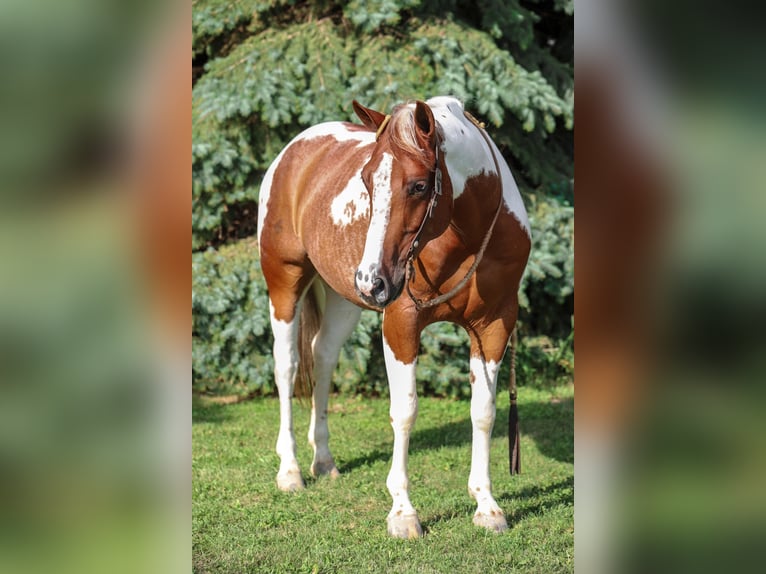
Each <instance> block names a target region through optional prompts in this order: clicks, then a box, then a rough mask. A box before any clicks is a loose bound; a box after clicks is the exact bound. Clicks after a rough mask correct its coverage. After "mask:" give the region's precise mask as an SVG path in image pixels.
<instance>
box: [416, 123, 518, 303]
mask: <svg viewBox="0 0 766 574" xmlns="http://www.w3.org/2000/svg"><path fill="white" fill-rule="evenodd" d="M464 113H465V116H466V117H467V118H468V119H469V120H470V121H471V122H472V123H473V124H474V125H475V126H476V127H477V129H478V130H479V133H480V134H481V135H482V137H484V141H486V142H487V146H488V147H489V151H490V153H491V154H492V160H493V161H494V162H495V172H496V173H497V177H498V190H499V196H500V197H499V198H498V202H497V209H495V215H494V216H493V217H492V223H490V224H489V228H488V229H487V233H486V234H485V235H484V239H483V241H482V242H481V247H479V251H478V252H477V253H476V257H475V258H474V261H473V263H472V264H471V267H470V268H469V269H468V272H467V273H466V274H465V277H463V278H462V279H461V280H460V281H459V282H458V283H457V285H455V286H454V287H453V288H452V289H450V290H449V291H448V292H447V293H444V294H442V295H439V296H438V297H434V298H433V299H428V300H426V301H424V300H423V299H419V298H418V297H415V295H414V294H413V293H412V290H411V289H410V283H411V282H412V280H413V279H414V277H415V266H414V263H413V261H414V259H415V249H417V244H418V241H419V239H420V234H421V232H422V231H423V228H424V227H425V224H426V222H427V221H428V220H429V219H430V217H431V216H432V215H433V213H432V212H433V207H434V205H435V204H436V197H437V195H441V168H440V167H439V155H438V154H439V151H438V150H439V145H438V143H437V146H436V178H437V179H438V189H437V184H436V182H435V183H434V193H432V195H431V201H430V202H429V204H428V210H427V211H426V215H425V217H424V218H423V221H422V222H421V224H420V229H418V232H417V234H416V235H415V239H414V240H413V242H412V244H411V245H410V250H409V253H408V256H407V264H406V268H405V279H404V281H405V283H406V285H407V294H408V295H409V296H410V299H412V302H413V303H415V308H416V309H417V310H418V311H421V310H423V309H428V308H430V307H435V306H436V305H441V304H442V303H444V302H446V301H449V300H450V299H452V298H453V297H454V296H455V295H457V294H458V292H460V290H461V289H463V288H464V287H465V286H466V284H468V281H470V279H471V277H472V276H473V274H474V273H475V272H476V269H477V268H478V267H479V263H480V262H481V259H482V257H483V256H484V251H486V249H487V245H489V240H490V238H491V237H492V231H493V230H494V229H495V223H496V222H497V218H498V216H499V215H500V211H501V210H502V207H503V176H502V173H501V172H500V164H499V163H498V161H497V156H496V155H495V151H494V149H493V148H492V142H491V141H490V139H489V137H488V136H487V134H486V132H485V131H484V130H483V129H482V126H481V124H479V122H478V121H476V119H475V118H474V117H473V116H472V115H471V114H469V113H468V112H464Z"/></svg>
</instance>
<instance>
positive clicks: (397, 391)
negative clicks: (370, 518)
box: [383, 337, 423, 538]
mask: <svg viewBox="0 0 766 574" xmlns="http://www.w3.org/2000/svg"><path fill="white" fill-rule="evenodd" d="M383 354H384V356H385V359H386V372H387V374H388V387H389V390H390V394H391V409H390V411H389V412H390V415H391V427H392V428H393V430H394V453H393V456H392V458H391V471H390V472H389V473H388V479H387V480H386V486H387V487H388V491H389V492H390V493H391V498H392V499H393V504H392V506H391V512H389V514H388V518H387V522H388V533H389V534H390V535H391V536H395V537H397V538H417V537H419V536H421V535H422V534H423V530H422V529H421V527H420V521H419V520H418V515H417V512H416V511H415V508H414V507H413V506H412V503H411V502H410V494H409V487H410V483H409V479H408V477H407V459H408V456H409V455H408V449H409V445H410V432H411V431H412V427H413V426H414V425H415V419H416V418H417V416H418V395H417V391H416V387H415V367H416V364H417V363H416V362H414V363H411V364H409V365H408V364H405V363H402V362H401V361H398V360H397V359H396V357H395V356H394V353H393V351H392V350H391V347H389V346H388V342H387V341H386V338H385V337H383Z"/></svg>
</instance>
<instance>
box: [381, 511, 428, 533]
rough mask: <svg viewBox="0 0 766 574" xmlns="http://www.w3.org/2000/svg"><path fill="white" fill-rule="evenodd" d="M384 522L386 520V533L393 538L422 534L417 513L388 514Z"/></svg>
mask: <svg viewBox="0 0 766 574" xmlns="http://www.w3.org/2000/svg"><path fill="white" fill-rule="evenodd" d="M386 522H388V534H389V535H390V536H393V537H394V538H404V539H410V538H420V537H421V536H423V529H422V528H421V527H420V521H419V520H418V515H417V514H398V515H394V516H389V517H388V518H387V519H386Z"/></svg>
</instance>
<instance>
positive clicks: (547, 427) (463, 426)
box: [410, 397, 574, 463]
mask: <svg viewBox="0 0 766 574" xmlns="http://www.w3.org/2000/svg"><path fill="white" fill-rule="evenodd" d="M469 410H470V405H469V404H468V402H467V401H466V411H469ZM508 411H509V409H508V407H503V408H499V409H497V413H496V416H495V427H494V429H493V431H492V436H493V437H507V436H508ZM519 430H520V432H521V435H522V437H524V436H527V437H531V438H532V440H534V441H535V443H536V445H537V448H538V449H539V450H540V452H541V453H542V454H543V455H544V456H546V457H549V458H552V459H554V460H557V461H559V462H567V463H573V462H574V399H573V398H571V397H570V398H566V399H560V400H556V401H540V402H535V403H527V404H524V405H521V406H520V407H519ZM471 436H472V431H471V420H470V415H467V416H466V417H465V418H464V419H461V420H459V421H451V422H449V423H445V424H443V425H440V426H436V427H430V428H426V429H422V430H418V429H417V427H416V428H415V432H413V433H412V437H411V438H410V452H417V451H419V450H425V449H433V448H440V447H444V446H462V445H469V444H470V443H471Z"/></svg>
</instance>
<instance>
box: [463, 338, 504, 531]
mask: <svg viewBox="0 0 766 574" xmlns="http://www.w3.org/2000/svg"><path fill="white" fill-rule="evenodd" d="M507 340H508V338H507V337H506V338H505V339H503V342H504V343H505V344H507ZM487 343H488V342H483V343H482V344H480V342H479V341H478V340H476V341H474V340H472V342H471V362H470V369H471V375H470V377H471V423H472V426H473V444H472V452H471V474H470V475H469V477H468V491H469V492H470V493H471V496H472V497H473V498H474V499H475V500H476V503H477V508H476V513H475V514H474V516H473V523H474V524H476V525H477V526H482V527H484V528H487V529H488V530H492V531H494V532H502V531H503V530H505V529H506V528H508V524H507V522H506V520H505V515H504V514H503V511H502V509H501V508H500V507H499V506H498V504H497V502H495V499H494V497H493V496H492V482H491V481H490V478H489V449H490V439H491V437H492V427H493V426H494V424H495V395H496V382H497V371H498V369H499V367H500V362H501V361H502V359H503V351H504V350H505V344H503V345H502V346H501V347H500V346H499V345H495V349H494V350H493V349H492V345H490V344H487ZM498 347H499V348H498Z"/></svg>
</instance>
